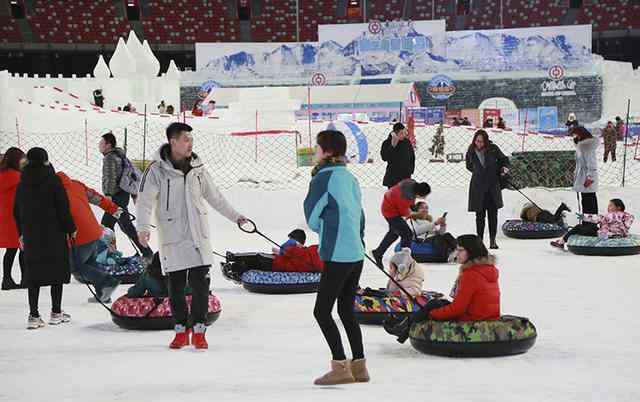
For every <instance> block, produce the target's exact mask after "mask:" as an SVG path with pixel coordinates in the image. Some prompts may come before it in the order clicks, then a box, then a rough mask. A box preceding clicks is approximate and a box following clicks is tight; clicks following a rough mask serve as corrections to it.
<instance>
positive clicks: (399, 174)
mask: <svg viewBox="0 0 640 402" xmlns="http://www.w3.org/2000/svg"><path fill="white" fill-rule="evenodd" d="M380 156H381V157H382V160H383V161H385V162H387V171H386V173H385V174H384V180H383V182H382V184H383V185H384V186H386V187H387V188H391V187H393V186H395V185H396V184H398V183H400V182H401V181H402V180H404V179H409V178H411V175H412V174H413V171H414V170H415V167H416V155H415V153H414V151H413V145H412V144H411V141H409V138H408V133H407V129H406V128H405V127H404V124H402V123H396V124H394V125H393V132H392V133H391V134H389V137H388V138H387V139H386V140H385V141H384V142H383V143H382V148H381V149H380Z"/></svg>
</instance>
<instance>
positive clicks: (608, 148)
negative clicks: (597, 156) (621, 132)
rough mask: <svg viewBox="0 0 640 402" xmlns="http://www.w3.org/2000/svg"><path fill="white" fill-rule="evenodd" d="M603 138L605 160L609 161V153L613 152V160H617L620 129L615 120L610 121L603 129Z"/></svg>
mask: <svg viewBox="0 0 640 402" xmlns="http://www.w3.org/2000/svg"><path fill="white" fill-rule="evenodd" d="M602 139H603V140H604V162H605V163H606V162H607V159H608V157H609V154H611V161H612V162H615V161H616V145H617V140H618V131H617V130H616V128H615V127H614V125H613V122H608V123H607V127H605V129H604V130H602Z"/></svg>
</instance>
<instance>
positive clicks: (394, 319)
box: [382, 315, 411, 343]
mask: <svg viewBox="0 0 640 402" xmlns="http://www.w3.org/2000/svg"><path fill="white" fill-rule="evenodd" d="M382 325H383V326H384V330H385V331H387V333H388V334H390V335H395V336H397V337H398V342H400V343H405V342H406V340H407V339H408V338H409V328H411V317H408V316H404V317H402V316H397V315H391V317H389V318H387V319H386V320H384V322H383V324H382Z"/></svg>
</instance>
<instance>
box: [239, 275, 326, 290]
mask: <svg viewBox="0 0 640 402" xmlns="http://www.w3.org/2000/svg"><path fill="white" fill-rule="evenodd" d="M320 275H321V274H320V273H318V272H273V271H258V270H250V271H247V272H245V273H243V274H242V277H241V281H242V286H243V287H244V288H245V289H247V290H248V291H249V292H254V293H266V294H292V293H314V292H317V291H318V288H319V287H320Z"/></svg>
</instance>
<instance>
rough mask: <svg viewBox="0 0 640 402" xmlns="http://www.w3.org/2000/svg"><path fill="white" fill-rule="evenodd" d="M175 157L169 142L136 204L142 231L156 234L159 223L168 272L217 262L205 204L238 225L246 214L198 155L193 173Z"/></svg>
mask: <svg viewBox="0 0 640 402" xmlns="http://www.w3.org/2000/svg"><path fill="white" fill-rule="evenodd" d="M170 155H171V148H170V146H169V144H164V145H163V146H162V147H160V149H159V150H158V151H157V152H156V153H155V155H154V157H153V162H152V163H151V164H150V165H149V167H147V170H146V171H145V173H144V175H143V177H142V182H141V183H140V192H139V193H138V201H137V204H136V210H137V229H138V231H148V232H151V228H152V226H153V225H154V224H155V225H156V226H157V233H158V243H159V253H160V264H161V266H162V271H163V272H164V273H165V274H167V273H169V272H176V271H182V270H185V269H189V268H195V267H202V266H210V265H212V264H213V249H212V247H211V233H210V230H209V209H208V207H207V206H206V205H205V202H206V203H208V204H209V205H210V206H211V207H212V208H213V209H215V210H216V211H218V212H219V213H220V214H221V215H222V216H224V217H225V218H227V219H229V220H230V221H232V222H234V223H235V222H237V220H238V219H239V218H240V216H241V215H240V214H239V213H238V212H236V210H235V209H234V208H233V207H232V206H231V204H229V202H228V201H227V200H226V199H225V198H224V196H223V195H222V193H220V190H218V187H216V185H215V184H213V179H212V178H211V176H210V175H209V172H207V170H206V169H205V167H204V165H203V163H202V161H201V160H200V159H199V158H198V156H197V155H196V154H193V155H192V157H191V158H190V159H188V160H187V162H186V163H188V164H189V169H187V170H188V171H187V173H184V171H183V170H179V169H176V168H175V167H174V166H173V164H172V162H171V160H170ZM154 210H155V216H152V212H153V211H154ZM153 218H155V219H153Z"/></svg>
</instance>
